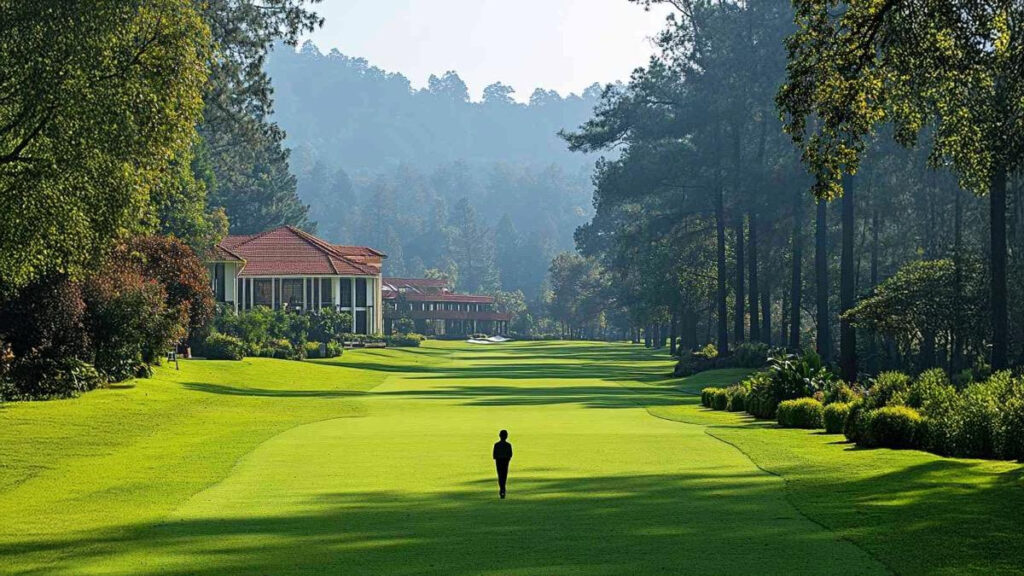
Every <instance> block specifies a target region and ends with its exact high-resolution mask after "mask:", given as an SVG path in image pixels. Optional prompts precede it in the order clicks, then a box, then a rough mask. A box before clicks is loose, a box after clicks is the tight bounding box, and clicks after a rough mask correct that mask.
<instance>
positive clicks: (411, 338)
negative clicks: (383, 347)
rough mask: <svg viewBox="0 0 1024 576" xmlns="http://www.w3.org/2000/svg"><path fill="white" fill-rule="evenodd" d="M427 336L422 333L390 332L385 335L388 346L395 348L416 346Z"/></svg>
mask: <svg viewBox="0 0 1024 576" xmlns="http://www.w3.org/2000/svg"><path fill="white" fill-rule="evenodd" d="M426 339H427V337H426V336H424V335H422V334H398V333H395V334H392V335H391V336H388V337H387V343H388V346H395V347H397V348H418V347H419V345H420V343H421V342H423V341H424V340H426Z"/></svg>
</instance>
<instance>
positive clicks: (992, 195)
mask: <svg viewBox="0 0 1024 576" xmlns="http://www.w3.org/2000/svg"><path fill="white" fill-rule="evenodd" d="M989 221H990V222H989V228H990V241H991V255H990V259H991V277H990V280H991V283H992V284H991V301H992V304H991V305H992V369H993V370H1004V369H1006V367H1007V365H1008V347H1007V337H1008V328H1009V327H1008V314H1009V312H1008V306H1007V302H1006V300H1007V294H1006V260H1007V256H1006V169H1005V168H1003V167H1002V166H997V167H996V168H995V171H994V172H993V173H992V187H991V190H989Z"/></svg>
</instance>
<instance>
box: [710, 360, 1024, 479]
mask: <svg viewBox="0 0 1024 576" xmlns="http://www.w3.org/2000/svg"><path fill="white" fill-rule="evenodd" d="M796 364H798V362H796V361H793V360H792V359H791V361H790V362H789V363H788V364H787V363H782V362H774V361H773V365H772V367H771V368H769V370H768V371H766V372H761V373H757V374H754V375H753V376H751V377H750V378H748V379H747V380H745V381H744V382H742V383H741V384H738V385H736V386H731V387H729V388H705V389H704V390H702V391H701V403H702V404H703V405H704V406H705V407H706V408H711V409H714V410H732V411H740V410H744V411H746V412H748V413H750V414H751V415H753V416H755V417H758V418H762V419H777V420H778V423H779V425H780V426H781V427H784V428H805V429H821V428H824V429H825V431H826V432H827V433H829V434H840V433H842V434H844V435H845V436H846V438H847V439H848V440H849V441H851V442H855V443H857V444H858V445H860V446H865V447H886V448H913V449H921V450H927V451H930V452H934V453H937V454H941V455H945V456H958V457H972V458H998V459H1010V460H1024V377H1013V376H1012V375H1011V374H1010V373H1009V372H1003V373H999V374H995V375H993V376H992V377H990V378H989V379H987V380H985V381H981V382H974V383H971V384H968V385H966V386H965V387H964V388H963V389H957V388H956V387H954V386H953V385H952V383H951V382H950V380H949V378H948V377H947V376H946V374H945V373H944V372H943V371H941V370H930V371H928V372H925V373H923V374H921V375H920V376H918V377H917V378H911V377H909V376H907V375H905V374H901V373H898V372H888V373H884V374H880V375H879V376H878V377H877V378H876V379H875V380H874V381H873V382H872V383H871V386H870V387H868V388H867V389H866V390H865V389H863V388H860V387H858V386H848V385H845V384H842V383H838V382H836V381H835V380H834V379H828V378H823V379H821V380H820V383H821V386H818V385H806V382H808V380H805V391H806V392H808V393H807V394H804V395H803V396H801V397H798V398H785V397H784V395H785V394H790V393H793V392H795V391H796V390H795V389H789V388H788V386H790V385H792V384H793V383H794V382H795V381H796V379H797V378H796V376H797V375H798V374H799V373H801V372H802V373H804V375H805V376H806V375H807V373H808V372H807V369H806V368H807V366H804V367H802V368H801V367H798V366H796ZM812 380H813V379H812Z"/></svg>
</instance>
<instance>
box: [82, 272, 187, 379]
mask: <svg viewBox="0 0 1024 576" xmlns="http://www.w3.org/2000/svg"><path fill="white" fill-rule="evenodd" d="M83 292H84V296H85V303H86V309H87V310H88V314H87V319H86V326H88V328H89V333H90V335H91V341H92V346H93V349H94V353H95V360H94V363H95V365H96V368H97V369H99V370H100V371H102V372H103V373H104V374H106V375H107V377H108V378H109V379H110V380H111V381H114V382H119V381H121V380H126V379H128V378H132V377H135V376H138V375H140V374H144V370H145V369H144V367H145V366H146V365H147V364H151V363H154V362H157V361H158V360H159V359H160V358H161V357H162V356H163V355H164V354H165V353H167V352H168V351H170V350H171V348H172V347H173V345H174V343H175V342H177V341H178V340H179V339H181V338H182V337H183V336H184V335H185V326H184V322H183V318H182V316H181V312H180V310H174V309H172V308H170V307H169V306H168V305H167V292H166V290H164V287H163V286H162V285H161V284H159V283H157V282H155V281H152V280H147V279H146V278H144V277H143V276H142V275H141V274H139V273H138V272H137V271H135V270H132V269H131V268H124V269H120V270H119V269H117V268H115V267H114V266H108V267H107V268H106V269H105V270H103V271H102V272H101V273H99V274H97V275H95V276H93V277H91V278H89V280H87V281H86V283H85V285H84V289H83Z"/></svg>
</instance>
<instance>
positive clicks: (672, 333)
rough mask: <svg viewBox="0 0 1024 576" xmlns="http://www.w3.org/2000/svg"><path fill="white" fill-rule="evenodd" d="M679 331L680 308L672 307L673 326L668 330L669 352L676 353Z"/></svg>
mask: <svg viewBox="0 0 1024 576" xmlns="http://www.w3.org/2000/svg"><path fill="white" fill-rule="evenodd" d="M678 332H679V308H678V307H677V306H674V307H672V326H671V328H670V329H669V332H668V353H669V354H671V355H673V356H675V355H676V336H677V335H678Z"/></svg>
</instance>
